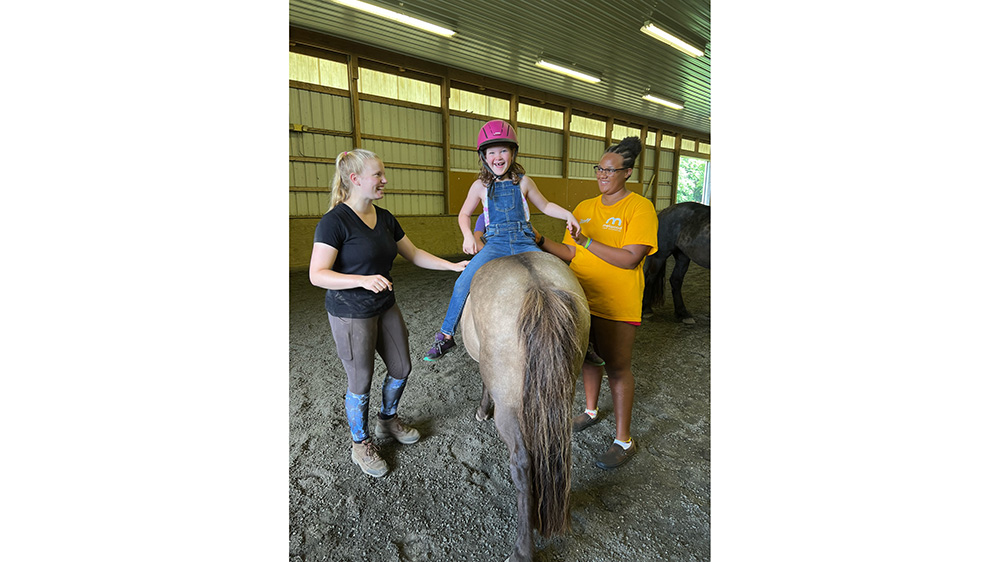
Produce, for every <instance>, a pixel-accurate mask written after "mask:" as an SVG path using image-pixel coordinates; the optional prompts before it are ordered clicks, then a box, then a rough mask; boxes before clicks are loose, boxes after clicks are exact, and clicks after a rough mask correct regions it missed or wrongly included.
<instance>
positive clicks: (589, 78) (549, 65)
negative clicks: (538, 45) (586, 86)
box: [535, 59, 601, 84]
mask: <svg viewBox="0 0 1000 562" xmlns="http://www.w3.org/2000/svg"><path fill="white" fill-rule="evenodd" d="M535 66H540V67H542V68H544V69H546V70H551V71H552V72H558V73H559V74H565V75H566V76H570V77H573V78H576V79H577V80H583V81H584V82H590V83H591V84H597V83H598V82H600V81H601V79H600V78H598V77H597V76H593V75H590V74H587V73H586V72H580V71H579V70H576V69H574V68H569V67H567V66H562V65H560V64H555V63H553V62H552V61H547V60H545V59H539V60H538V62H536V63H535Z"/></svg>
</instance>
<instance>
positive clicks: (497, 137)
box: [476, 119, 517, 152]
mask: <svg viewBox="0 0 1000 562" xmlns="http://www.w3.org/2000/svg"><path fill="white" fill-rule="evenodd" d="M501 143H503V144H512V145H514V151H515V152H516V151H517V133H515V132H514V128H513V127H511V126H510V123H508V122H506V121H504V120H502V119H494V120H492V121H487V122H486V124H485V125H483V128H482V129H479V141H478V142H477V143H476V148H477V149H478V150H479V152H483V150H484V149H485V148H486V147H488V146H492V145H494V144H501Z"/></svg>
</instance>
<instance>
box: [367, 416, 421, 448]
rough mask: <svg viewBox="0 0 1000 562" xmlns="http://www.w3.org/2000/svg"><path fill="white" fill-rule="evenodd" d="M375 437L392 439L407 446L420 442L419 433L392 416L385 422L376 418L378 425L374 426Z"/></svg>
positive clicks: (397, 417)
mask: <svg viewBox="0 0 1000 562" xmlns="http://www.w3.org/2000/svg"><path fill="white" fill-rule="evenodd" d="M375 437H378V438H379V439H385V438H386V437H392V438H393V439H395V440H396V441H399V442H400V443H403V444H405V445H409V444H411V443H416V442H417V441H419V440H420V433H419V432H418V431H417V430H416V429H413V428H412V427H410V426H408V425H406V424H404V423H403V422H401V421H399V416H393V417H392V418H390V419H387V420H384V419H382V418H378V424H376V425H375Z"/></svg>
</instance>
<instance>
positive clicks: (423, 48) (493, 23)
mask: <svg viewBox="0 0 1000 562" xmlns="http://www.w3.org/2000/svg"><path fill="white" fill-rule="evenodd" d="M368 1H369V3H372V4H376V5H380V6H382V7H385V8H389V9H394V10H397V11H400V12H404V13H406V14H408V15H411V16H414V17H420V18H422V19H425V20H428V21H431V22H433V23H438V24H441V25H446V26H451V28H452V29H455V30H456V31H457V33H456V35H454V36H453V37H451V38H445V37H441V36H438V35H435V34H432V33H428V32H424V31H419V30H415V29H413V28H411V27H407V26H405V25H402V24H398V23H395V22H393V21H390V20H386V19H383V18H379V17H377V16H373V15H369V14H366V13H364V12H360V11H358V10H355V9H352V8H348V7H345V6H342V5H339V4H335V3H333V2H331V1H329V0H289V23H290V24H291V25H292V26H293V27H299V28H303V29H306V30H310V31H315V32H319V33H323V34H326V35H331V36H334V37H339V38H342V39H347V40H349V41H353V42H356V43H361V44H365V45H370V46H373V47H377V48H379V49H384V50H387V51H392V52H396V53H401V54H404V55H408V56H411V57H414V58H417V59H420V60H425V61H429V62H432V63H436V64H440V65H444V66H449V67H453V68H457V69H460V70H464V71H467V72H472V73H476V74H480V75H484V76H488V77H491V78H495V79H497V80H502V81H504V82H509V83H513V84H518V85H521V86H525V87H529V88H533V89H536V90H540V91H543V92H548V93H552V94H557V95H560V96H564V97H567V98H571V99H576V100H580V101H584V102H587V103H590V104H593V105H598V106H601V107H606V108H610V109H614V110H618V111H622V112H626V113H630V114H633V115H638V116H642V117H646V118H648V119H653V120H656V121H660V122H663V123H667V124H672V125H676V126H677V127H680V128H683V129H687V130H690V131H694V132H697V133H700V134H702V135H704V136H705V139H706V140H708V138H709V135H710V131H711V128H710V121H709V116H710V115H711V42H710V39H711V35H710V30H711V16H710V2H709V0H671V1H669V2H664V1H622V0H617V1H611V0H542V1H536V2H524V1H507V2H488V1H485V0H438V1H435V0H414V1H408V2H397V3H383V2H380V1H378V0H368ZM647 19H651V20H653V21H655V22H658V23H659V24H661V25H663V26H666V27H669V28H672V29H673V30H675V31H676V32H677V33H679V34H682V35H683V36H684V37H685V38H689V39H691V40H693V41H695V42H696V43H700V46H704V47H705V49H704V50H705V55H704V56H702V57H698V58H694V57H691V56H689V55H686V54H684V53H681V52H680V51H678V50H676V49H674V48H672V47H669V46H668V45H665V44H664V43H661V42H659V41H656V40H654V39H653V38H651V37H649V36H647V35H645V34H643V33H642V32H641V31H640V30H639V28H640V27H642V24H643V22H644V21H645V20H647ZM543 55H544V56H545V57H550V58H553V59H555V60H558V61H564V62H569V63H573V64H576V65H577V66H578V67H579V68H581V69H588V70H590V71H592V72H597V73H599V74H600V75H601V78H602V81H601V82H600V83H599V84H588V83H585V82H581V81H579V80H574V79H572V78H567V77H563V76H562V75H559V74H555V73H552V72H549V71H547V70H543V69H541V68H538V67H536V66H535V61H537V60H538V58H540V57H541V56H543ZM647 89H648V90H651V91H652V92H653V93H658V94H660V95H662V96H665V97H669V98H672V99H674V100H678V101H681V102H683V104H684V109H683V110H680V111H678V110H673V109H669V108H666V107H663V106H661V105H658V104H655V103H652V102H649V101H645V100H643V99H642V95H643V93H644V92H645V91H646V90H647Z"/></svg>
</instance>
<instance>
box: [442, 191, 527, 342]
mask: <svg viewBox="0 0 1000 562" xmlns="http://www.w3.org/2000/svg"><path fill="white" fill-rule="evenodd" d="M492 191H493V193H492V194H488V195H487V201H488V203H487V205H486V210H487V219H488V221H489V224H488V225H486V232H485V233H484V234H483V243H484V244H485V245H484V246H483V249H482V250H479V253H477V254H476V255H475V256H474V257H473V258H472V259H471V260H470V261H469V264H468V265H466V266H465V270H463V271H462V274H461V275H459V276H458V280H456V281H455V289H454V290H453V291H452V293H451V302H449V303H448V312H447V313H446V314H445V316H444V322H443V323H442V324H441V333H443V334H447V335H449V336H454V335H455V326H456V325H457V324H458V319H459V318H461V316H462V309H463V308H465V300H466V299H467V298H468V297H469V288H470V287H471V286H472V276H473V275H475V274H476V271H478V270H479V268H480V267H482V266H483V264H484V263H486V262H488V261H490V260H492V259H494V258H499V257H503V256H512V255H514V254H522V253H524V252H540V251H541V250H540V249H539V248H538V246H536V245H535V233H534V232H532V230H531V223H530V222H529V217H528V216H526V211H525V209H524V198H523V196H522V195H521V187H520V186H518V185H514V182H513V181H510V180H503V181H495V182H493V188H492Z"/></svg>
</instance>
